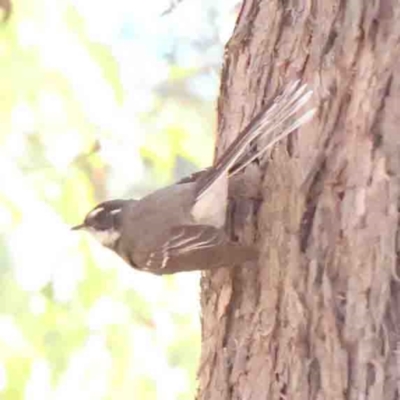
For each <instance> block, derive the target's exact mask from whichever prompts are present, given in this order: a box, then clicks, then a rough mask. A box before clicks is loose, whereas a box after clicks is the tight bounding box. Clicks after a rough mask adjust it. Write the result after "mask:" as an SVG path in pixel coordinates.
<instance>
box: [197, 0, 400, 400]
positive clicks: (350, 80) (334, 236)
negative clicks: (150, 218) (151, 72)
mask: <svg viewBox="0 0 400 400" xmlns="http://www.w3.org/2000/svg"><path fill="white" fill-rule="evenodd" d="M399 21H400V0H369V1H362V0H308V1H297V0H287V1H282V0H258V1H257V0H244V3H243V6H242V10H241V12H240V15H239V18H238V21H237V25H236V28H235V31H234V34H233V36H232V38H231V40H230V42H229V43H228V45H227V47H226V57H225V62H224V67H223V72H222V85H221V94H220V99H219V107H218V111H219V145H218V153H220V152H221V151H222V150H223V149H224V148H226V145H227V143H228V142H230V141H231V140H232V139H233V135H234V134H236V132H238V128H239V127H243V126H244V125H245V124H246V123H247V122H248V121H249V120H250V118H251V116H252V115H254V114H255V113H256V112H257V111H258V110H259V109H260V107H261V106H262V104H263V102H264V101H265V100H266V99H268V98H270V97H271V96H273V95H274V94H275V93H276V92H277V90H278V87H282V86H283V84H284V83H287V82H288V81H290V80H293V79H295V78H299V77H300V78H301V79H302V80H303V81H305V82H309V84H310V85H311V87H312V88H313V90H314V92H315V95H314V103H315V105H318V114H317V117H316V118H315V119H314V121H313V122H312V123H310V124H308V125H307V126H305V127H303V128H301V130H300V131H299V132H298V133H296V134H294V135H292V136H291V137H290V138H289V139H288V140H287V141H286V142H285V143H281V144H280V145H278V146H277V147H276V148H275V149H274V150H273V152H272V154H271V155H270V156H269V158H268V161H267V162H266V163H261V164H260V166H258V167H254V166H253V168H252V170H253V173H252V176H253V175H254V169H258V170H259V171H260V175H261V179H260V183H259V188H258V189H259V190H260V192H261V195H262V201H261V204H259V205H258V207H256V205H255V204H256V203H255V202H251V203H250V202H249V201H243V202H239V203H238V204H239V205H237V209H236V210H239V211H240V213H239V211H237V212H236V214H235V215H239V214H240V215H242V217H241V222H243V213H244V211H246V210H247V218H246V221H245V223H244V225H243V224H242V223H238V222H237V224H236V226H241V225H243V226H242V228H239V229H238V230H237V232H236V234H237V235H238V236H239V237H240V238H241V240H250V239H251V238H252V237H255V240H256V241H257V243H258V244H259V248H260V251H261V256H260V263H259V264H260V265H259V267H257V266H252V267H247V268H237V269H223V270H220V271H216V272H214V273H212V274H208V275H206V276H204V277H203V279H202V309H203V344H202V362H201V366H200V369H199V382H200V388H199V395H198V397H199V399H207V400H213V399H241V400H242V399H256V400H258V399H268V400H274V399H291V400H293V399H335V400H337V399H344V398H346V399H385V400H386V399H396V398H400V354H399V352H400V291H399V280H400V271H399V266H398V251H399V250H398V224H399V197H400V196H399V177H400V57H399V43H400V22H399ZM247 173H248V171H247ZM252 182H253V184H254V180H253V181H252ZM253 189H254V188H253ZM249 204H252V205H253V206H250V205H249ZM252 207H253V208H252ZM239 222H240V221H239Z"/></svg>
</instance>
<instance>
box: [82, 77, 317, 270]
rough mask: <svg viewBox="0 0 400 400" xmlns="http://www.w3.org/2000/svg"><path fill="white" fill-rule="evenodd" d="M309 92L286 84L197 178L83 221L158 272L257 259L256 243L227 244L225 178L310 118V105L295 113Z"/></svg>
mask: <svg viewBox="0 0 400 400" xmlns="http://www.w3.org/2000/svg"><path fill="white" fill-rule="evenodd" d="M310 97H311V91H307V89H306V86H305V85H303V86H301V85H300V83H299V82H294V83H292V84H290V85H289V86H288V87H287V88H286V89H285V90H284V92H283V93H282V94H281V95H280V96H278V97H277V98H276V99H274V101H273V102H272V103H271V104H269V105H267V106H266V107H265V108H264V109H263V110H262V111H261V112H260V113H259V114H258V115H257V116H256V117H255V118H254V119H253V120H252V121H251V122H250V124H249V125H248V126H247V127H246V128H245V129H244V130H243V131H242V132H241V133H240V134H239V135H238V137H237V138H236V140H235V141H234V142H233V143H232V144H231V145H230V146H229V147H228V149H227V150H226V152H225V153H224V154H223V155H222V156H221V158H220V159H219V160H218V161H217V163H216V164H215V166H213V167H211V168H209V169H207V170H205V171H204V172H203V173H201V174H199V175H198V176H196V177H195V179H190V178H189V179H186V180H183V181H182V183H180V184H174V185H171V186H168V187H166V188H163V189H160V190H157V191H155V192H153V193H151V194H149V195H148V196H146V197H144V198H142V199H140V200H138V201H122V202H120V203H117V202H118V200H116V201H114V202H113V201H111V202H106V203H102V204H100V205H99V206H97V207H96V208H95V209H94V210H92V211H91V212H90V213H89V214H88V216H87V217H86V219H85V222H84V224H82V226H83V227H85V228H89V230H90V231H91V233H93V234H94V235H95V236H96V237H97V238H98V239H99V240H100V241H101V240H102V238H101V237H100V235H99V234H98V233H100V234H101V235H103V237H104V232H97V233H96V227H95V225H96V224H97V225H99V223H98V221H97V220H101V221H108V224H109V226H108V228H109V230H110V231H111V232H114V233H118V235H115V241H114V242H113V243H110V241H108V242H107V243H105V242H104V241H103V244H104V245H105V246H107V247H109V248H111V249H113V250H114V251H115V252H116V253H117V254H119V255H120V256H121V257H122V258H124V259H125V260H126V261H127V262H128V263H129V264H130V265H132V266H133V267H135V268H138V269H141V270H147V271H150V272H153V273H156V274H166V273H174V272H180V271H190V270H202V269H211V268H217V267H221V266H228V265H232V264H240V263H242V262H244V261H247V260H253V259H255V258H256V257H257V252H256V250H255V249H254V248H253V247H251V246H244V245H241V244H238V243H234V242H232V241H231V240H230V239H229V238H228V237H227V235H226V234H225V232H224V230H223V227H224V225H225V218H226V209H227V204H228V185H229V176H230V175H233V174H236V173H239V172H240V171H241V170H242V169H243V168H245V166H246V165H248V164H249V163H250V162H252V161H253V160H254V159H255V158H256V157H258V156H260V155H261V154H262V153H264V152H265V151H266V150H268V149H269V148H271V147H272V146H273V145H274V144H275V143H276V142H278V141H279V140H281V139H283V138H284V137H286V136H287V135H288V134H290V133H291V132H292V131H293V130H295V129H296V128H297V127H298V126H300V125H302V124H303V123H305V122H306V121H308V120H309V119H310V118H311V117H312V115H313V113H314V110H310V111H307V112H305V113H303V114H302V115H301V116H300V117H298V118H293V117H294V115H295V114H296V113H297V111H298V110H299V109H300V108H301V107H302V106H303V105H304V104H305V103H306V102H307V101H308V100H309V99H310ZM260 137H262V138H263V142H261V148H260V149H259V151H258V152H257V151H256V152H255V153H254V152H253V153H251V152H249V151H247V150H248V149H249V145H250V144H251V143H253V142H254V141H255V140H257V139H258V138H260ZM100 225H101V224H100ZM100 225H99V226H100ZM97 230H98V229H97ZM100 230H103V229H100ZM108 239H109V237H108Z"/></svg>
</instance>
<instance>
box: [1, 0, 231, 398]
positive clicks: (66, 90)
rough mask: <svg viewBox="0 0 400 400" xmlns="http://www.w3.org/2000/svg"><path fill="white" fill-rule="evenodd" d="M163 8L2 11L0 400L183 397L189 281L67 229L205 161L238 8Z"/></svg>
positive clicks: (53, 1) (188, 373) (192, 286)
mask: <svg viewBox="0 0 400 400" xmlns="http://www.w3.org/2000/svg"><path fill="white" fill-rule="evenodd" d="M178 1H179V0H178ZM4 4H6V0H0V6H1V5H4ZM172 8H173V9H172V10H171V3H170V2H169V0H148V1H147V2H146V1H142V0H140V1H138V0H115V1H113V2H107V1H105V2H101V1H94V0H14V2H13V12H12V15H11V17H10V19H9V20H8V21H7V22H6V23H1V24H0V262H1V264H0V399H7V400H11V399H12V400H14V399H29V400H47V399H52V400H53V399H55V400H64V399H65V400H71V399H74V400H80V399H85V400H91V399H113V400H120V399H139V400H148V399H163V400H169V399H171V400H174V399H182V400H183V399H192V398H194V394H195V392H196V369H197V363H198V359H199V352H200V322H199V305H198V294H199V282H198V281H199V275H198V274H196V273H187V274H181V275H178V276H173V277H164V278H160V277H155V276H152V275H149V274H146V273H140V272H137V271H134V270H132V269H130V268H128V267H127V265H125V264H124V263H123V262H121V261H120V260H119V259H118V258H117V257H116V256H114V254H112V253H111V252H110V251H108V250H105V249H104V248H102V247H101V246H100V245H98V244H97V243H96V242H95V241H94V240H92V238H90V237H88V236H87V235H85V234H84V233H76V232H71V231H70V230H69V226H70V225H73V224H76V223H79V222H80V221H81V220H82V218H83V217H84V215H85V213H86V212H87V211H88V210H90V209H91V208H92V207H93V206H94V205H95V204H96V203H98V202H100V201H103V200H106V199H110V198H116V197H122V198H129V197H140V196H142V195H143V194H146V193H148V192H149V191H151V190H154V189H155V188H157V187H160V186H163V185H165V184H168V183H170V182H171V181H174V180H176V179H178V178H180V177H182V176H183V175H186V174H189V173H191V172H193V171H195V170H197V169H198V168H200V167H204V166H207V165H209V164H210V163H211V161H212V154H213V144H214V131H215V101H216V96H217V94H218V87H219V72H220V67H221V63H222V56H223V47H224V44H225V42H226V40H227V39H228V38H229V35H230V33H231V31H232V28H233V24H234V20H235V17H236V14H237V8H238V1H237V0H229V1H226V0H183V1H182V2H179V4H177V5H176V6H175V7H172ZM0 15H1V12H0Z"/></svg>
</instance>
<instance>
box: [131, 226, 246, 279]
mask: <svg viewBox="0 0 400 400" xmlns="http://www.w3.org/2000/svg"><path fill="white" fill-rule="evenodd" d="M231 246H233V247H234V248H235V249H236V248H237V249H238V251H239V249H242V252H243V253H244V252H246V251H248V249H247V248H246V247H244V246H241V245H236V244H233V243H231V242H230V241H229V240H228V239H227V237H226V235H225V233H224V232H223V231H222V230H219V229H216V228H214V227H212V226H207V225H183V226H176V227H173V228H172V229H171V230H170V232H169V235H168V236H165V237H160V238H159V239H158V242H157V243H156V244H155V246H154V247H153V248H152V249H151V250H144V251H143V250H142V251H141V252H140V253H139V252H136V253H135V260H132V261H133V262H134V264H135V265H136V266H137V267H138V268H139V269H142V270H147V271H151V272H153V273H157V274H161V275H162V274H169V273H173V272H180V271H193V270H201V269H209V268H214V267H217V266H221V263H224V262H225V265H229V264H228V260H227V258H226V256H228V255H229V253H228V252H227V251H226V250H227V249H228V248H229V247H231ZM246 257H247V258H251V256H250V255H248V254H244V255H243V258H246ZM240 261H242V260H239V262H240Z"/></svg>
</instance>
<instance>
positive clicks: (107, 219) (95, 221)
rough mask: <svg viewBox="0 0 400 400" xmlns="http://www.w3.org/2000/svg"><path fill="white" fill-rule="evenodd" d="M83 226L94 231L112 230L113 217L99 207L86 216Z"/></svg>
mask: <svg viewBox="0 0 400 400" xmlns="http://www.w3.org/2000/svg"><path fill="white" fill-rule="evenodd" d="M85 225H87V226H90V227H92V228H94V229H96V230H101V231H105V230H107V229H111V228H113V225H114V217H113V215H112V214H111V213H110V212H109V211H108V210H105V209H104V208H103V207H99V208H96V209H94V210H93V211H91V212H90V213H89V214H88V215H87V217H86V220H85Z"/></svg>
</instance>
